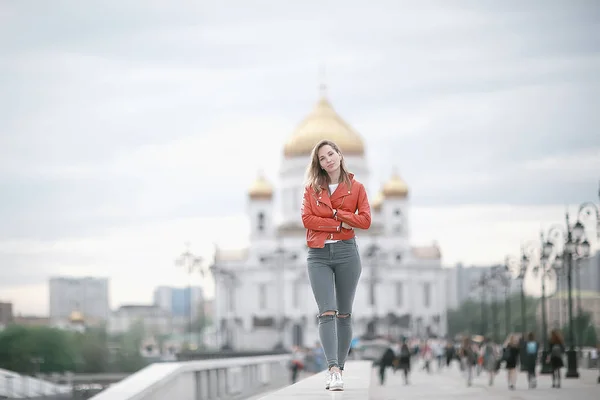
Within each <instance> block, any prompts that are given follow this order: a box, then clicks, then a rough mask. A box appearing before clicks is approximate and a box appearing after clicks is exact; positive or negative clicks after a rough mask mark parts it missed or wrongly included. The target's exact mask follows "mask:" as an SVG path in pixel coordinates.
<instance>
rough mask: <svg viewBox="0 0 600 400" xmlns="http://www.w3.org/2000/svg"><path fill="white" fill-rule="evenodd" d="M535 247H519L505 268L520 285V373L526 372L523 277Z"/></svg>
mask: <svg viewBox="0 0 600 400" xmlns="http://www.w3.org/2000/svg"><path fill="white" fill-rule="evenodd" d="M536 247H537V246H536V245H535V243H533V242H529V243H527V244H526V245H521V254H520V257H519V258H518V259H517V258H516V257H508V258H507V261H506V268H507V271H508V274H509V275H510V276H511V277H513V278H514V279H517V280H519V281H520V282H521V285H520V300H521V371H525V370H526V365H525V364H526V363H524V362H523V361H524V360H525V351H524V348H525V341H526V339H525V338H526V336H527V308H526V298H525V277H526V276H527V270H528V268H529V265H530V264H531V260H532V259H533V258H534V251H535V249H536Z"/></svg>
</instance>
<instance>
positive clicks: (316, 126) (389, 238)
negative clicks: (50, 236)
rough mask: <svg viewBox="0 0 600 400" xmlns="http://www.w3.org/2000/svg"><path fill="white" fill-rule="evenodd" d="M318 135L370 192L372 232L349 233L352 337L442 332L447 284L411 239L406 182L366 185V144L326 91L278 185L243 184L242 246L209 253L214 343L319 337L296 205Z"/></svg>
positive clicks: (298, 135)
mask: <svg viewBox="0 0 600 400" xmlns="http://www.w3.org/2000/svg"><path fill="white" fill-rule="evenodd" d="M322 139H329V140H332V141H334V142H336V143H337V144H338V145H339V146H340V148H341V150H342V152H343V153H344V158H345V161H346V165H347V167H348V169H349V170H350V172H353V173H354V174H355V175H356V178H357V179H358V180H360V181H361V182H362V183H363V184H365V187H366V188H367V190H368V191H369V192H370V202H371V210H372V224H371V228H370V229H368V230H366V231H360V230H358V229H357V232H356V234H357V243H358V251H359V253H360V255H361V258H362V267H363V271H362V277H361V280H360V283H359V287H358V290H357V293H356V297H355V302H354V310H353V314H352V319H353V325H354V332H355V335H356V336H365V335H366V336H373V335H390V336H393V337H399V336H400V335H405V334H408V335H420V336H423V337H425V336H435V335H438V336H443V335H445V334H446V301H447V296H446V290H447V286H448V285H447V283H446V272H445V271H444V270H443V269H442V265H441V251H440V248H439V247H438V245H437V244H436V243H435V242H433V244H431V245H427V246H414V245H412V244H411V242H410V201H409V188H408V185H407V183H406V182H405V181H404V180H403V179H402V178H401V177H400V175H399V174H398V172H397V171H390V172H391V175H390V178H389V181H388V182H386V183H385V184H384V185H383V187H381V188H380V190H377V191H374V192H373V191H371V190H369V166H368V160H367V158H366V155H365V145H364V142H363V140H362V138H361V136H360V135H359V134H358V133H357V132H356V131H354V130H353V129H352V128H351V127H350V126H349V125H348V124H347V123H346V122H345V121H344V120H343V119H342V118H341V117H340V116H339V115H338V114H337V113H336V111H335V110H334V109H333V107H332V105H331V103H330V102H329V101H328V99H327V97H326V96H325V94H323V95H322V97H321V98H320V99H319V101H318V103H317V104H316V106H315V108H314V109H313V111H312V112H311V113H310V114H309V115H308V116H307V117H306V118H305V120H304V121H302V122H301V123H300V125H299V126H298V127H297V129H296V131H295V132H294V133H293V135H292V136H291V137H290V138H289V140H288V141H287V143H286V144H285V147H284V149H283V154H284V159H283V162H282V165H281V169H280V173H279V185H278V187H274V186H273V185H271V184H270V182H268V180H267V179H266V178H265V177H264V176H263V175H261V174H259V176H258V178H257V180H256V182H254V184H253V185H252V186H251V187H250V189H249V192H248V199H249V202H248V210H247V215H248V218H249V221H250V229H251V233H250V245H249V247H248V248H246V249H224V248H217V249H216V251H215V259H214V265H213V266H212V271H213V273H214V275H215V304H214V312H215V323H216V330H217V332H215V335H216V337H217V338H218V342H219V343H218V344H219V345H220V346H230V347H233V348H237V349H269V348H273V347H277V346H281V345H283V346H285V347H288V348H289V347H290V346H292V345H294V344H296V345H308V346H312V345H313V344H314V343H315V342H316V341H317V340H318V326H317V312H318V311H317V307H316V304H315V301H314V298H313V294H312V291H311V289H310V286H309V281H308V276H307V271H306V255H307V247H306V231H305V229H304V227H303V225H302V221H301V216H300V208H301V202H302V197H303V191H304V173H305V169H306V166H307V164H308V162H309V158H310V152H311V150H312V148H313V147H314V146H315V145H316V144H317V143H318V142H319V141H320V140H322Z"/></svg>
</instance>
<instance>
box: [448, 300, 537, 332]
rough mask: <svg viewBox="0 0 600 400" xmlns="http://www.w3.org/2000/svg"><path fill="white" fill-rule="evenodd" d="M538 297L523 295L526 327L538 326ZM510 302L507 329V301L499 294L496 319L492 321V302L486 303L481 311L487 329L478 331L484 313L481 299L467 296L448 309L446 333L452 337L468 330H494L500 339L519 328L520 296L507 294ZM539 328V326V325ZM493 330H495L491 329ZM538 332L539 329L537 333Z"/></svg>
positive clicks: (519, 329) (520, 319)
mask: <svg viewBox="0 0 600 400" xmlns="http://www.w3.org/2000/svg"><path fill="white" fill-rule="evenodd" d="M538 304H539V299H537V298H532V297H527V298H526V299H525V313H526V314H525V315H526V320H527V330H528V331H534V332H535V331H537V330H538V326H537V323H536V314H537V307H538ZM509 306H510V321H509V327H508V328H509V329H507V327H506V315H507V314H506V313H507V310H506V303H505V300H504V298H498V299H497V300H496V310H497V313H496V323H494V321H493V315H492V311H491V309H492V307H491V303H490V302H489V299H488V302H487V303H486V305H485V307H484V310H483V312H485V319H486V324H485V325H486V328H487V329H486V332H481V327H482V325H483V323H482V322H483V317H484V316H483V315H482V308H481V302H480V301H478V300H473V299H469V300H467V301H465V302H464V303H462V304H461V305H460V306H459V307H458V308H457V309H455V310H448V318H447V319H448V335H449V336H450V337H454V336H456V335H459V334H463V333H470V334H483V335H485V336H489V337H491V336H493V334H494V333H496V338H495V339H496V340H498V341H502V340H503V338H504V337H505V333H506V332H521V331H522V329H523V327H522V318H521V300H520V296H519V295H516V296H512V297H510V298H509ZM540 328H541V327H540ZM494 331H496V332H494ZM539 333H541V331H540V332H538V334H539Z"/></svg>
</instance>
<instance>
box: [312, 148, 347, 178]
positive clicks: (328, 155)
mask: <svg viewBox="0 0 600 400" xmlns="http://www.w3.org/2000/svg"><path fill="white" fill-rule="evenodd" d="M317 154H318V157H319V165H321V168H323V169H324V170H325V171H326V172H327V173H328V174H331V173H333V172H335V171H337V170H338V169H339V168H340V163H341V161H342V157H341V156H340V154H339V153H338V152H337V151H335V150H334V149H333V147H331V146H330V145H328V144H326V145H324V146H323V147H321V148H320V149H319V152H318V153H317Z"/></svg>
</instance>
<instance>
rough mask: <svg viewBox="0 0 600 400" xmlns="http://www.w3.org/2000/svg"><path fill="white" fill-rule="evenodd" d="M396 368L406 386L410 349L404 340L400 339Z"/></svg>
mask: <svg viewBox="0 0 600 400" xmlns="http://www.w3.org/2000/svg"><path fill="white" fill-rule="evenodd" d="M398 368H400V369H401V370H402V374H403V376H404V384H405V385H408V373H409V372H410V348H409V347H408V343H407V342H406V338H402V345H401V346H400V354H399V355H398Z"/></svg>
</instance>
